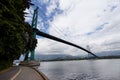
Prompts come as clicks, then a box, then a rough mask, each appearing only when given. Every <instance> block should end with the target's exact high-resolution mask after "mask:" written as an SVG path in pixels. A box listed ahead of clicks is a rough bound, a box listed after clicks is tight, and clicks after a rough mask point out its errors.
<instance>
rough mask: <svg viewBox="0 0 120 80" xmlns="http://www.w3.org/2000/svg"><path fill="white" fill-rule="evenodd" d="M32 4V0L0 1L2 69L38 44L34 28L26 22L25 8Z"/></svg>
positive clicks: (0, 61) (0, 66) (0, 58)
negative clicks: (34, 35)
mask: <svg viewBox="0 0 120 80" xmlns="http://www.w3.org/2000/svg"><path fill="white" fill-rule="evenodd" d="M30 4H31V3H30V0H1V1H0V70H1V69H3V68H7V67H9V66H11V65H12V62H13V60H14V59H16V58H18V57H19V56H20V54H21V53H25V52H27V51H29V50H32V49H34V48H35V46H36V43H37V41H36V39H35V38H34V37H33V31H32V28H31V26H30V25H29V24H28V23H26V22H24V20H25V18H24V10H25V9H26V8H29V6H30ZM26 33H27V35H28V37H27V38H28V40H27V38H26V36H25V35H26ZM4 62H5V63H4Z"/></svg>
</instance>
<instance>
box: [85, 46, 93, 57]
mask: <svg viewBox="0 0 120 80" xmlns="http://www.w3.org/2000/svg"><path fill="white" fill-rule="evenodd" d="M86 47H87V50H88V51H90V52H91V49H90V46H89V45H87V46H86ZM91 56H92V55H91V54H89V53H88V58H90V57H91Z"/></svg>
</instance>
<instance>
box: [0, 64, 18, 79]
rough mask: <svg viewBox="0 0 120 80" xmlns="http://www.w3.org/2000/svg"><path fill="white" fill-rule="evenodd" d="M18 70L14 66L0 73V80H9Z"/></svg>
mask: <svg viewBox="0 0 120 80" xmlns="http://www.w3.org/2000/svg"><path fill="white" fill-rule="evenodd" d="M19 70H20V68H19V67H18V66H14V67H12V68H10V69H8V70H7V71H4V72H2V73H0V80H11V78H12V77H13V76H14V75H16V73H18V72H19Z"/></svg>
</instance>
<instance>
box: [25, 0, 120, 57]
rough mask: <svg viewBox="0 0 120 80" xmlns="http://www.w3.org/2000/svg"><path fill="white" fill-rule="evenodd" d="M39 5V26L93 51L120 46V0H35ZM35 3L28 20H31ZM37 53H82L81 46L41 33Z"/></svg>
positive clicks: (44, 30) (107, 49)
mask: <svg viewBox="0 0 120 80" xmlns="http://www.w3.org/2000/svg"><path fill="white" fill-rule="evenodd" d="M32 2H33V3H34V4H35V6H38V7H39V17H38V27H37V28H38V29H39V30H41V31H43V32H46V33H48V34H51V35H54V36H56V37H59V38H62V39H64V40H67V41H70V42H73V43H75V44H77V45H79V46H82V47H84V48H86V46H87V45H89V46H90V49H91V51H92V52H94V53H97V52H102V51H114V50H120V0H32ZM34 9H35V7H31V8H30V9H29V10H26V12H28V13H29V15H28V17H26V21H28V22H30V23H31V18H32V14H33V10H34ZM37 39H38V44H37V48H36V53H37V54H71V55H80V54H83V53H84V51H81V50H79V49H77V48H74V47H71V46H68V45H66V44H62V43H59V42H56V41H52V40H49V39H46V38H42V37H38V38H37Z"/></svg>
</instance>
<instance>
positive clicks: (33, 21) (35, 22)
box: [30, 7, 39, 60]
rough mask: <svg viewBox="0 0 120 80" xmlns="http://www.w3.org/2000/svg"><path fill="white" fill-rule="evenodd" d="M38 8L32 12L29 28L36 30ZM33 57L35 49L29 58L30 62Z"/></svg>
mask: <svg viewBox="0 0 120 80" xmlns="http://www.w3.org/2000/svg"><path fill="white" fill-rule="evenodd" d="M38 9H39V8H38V7H36V9H35V10H34V14H33V18H32V24H31V27H32V28H37V20H38ZM33 36H34V38H36V32H34V35H33ZM34 57H35V49H34V50H32V51H31V56H30V60H34Z"/></svg>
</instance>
